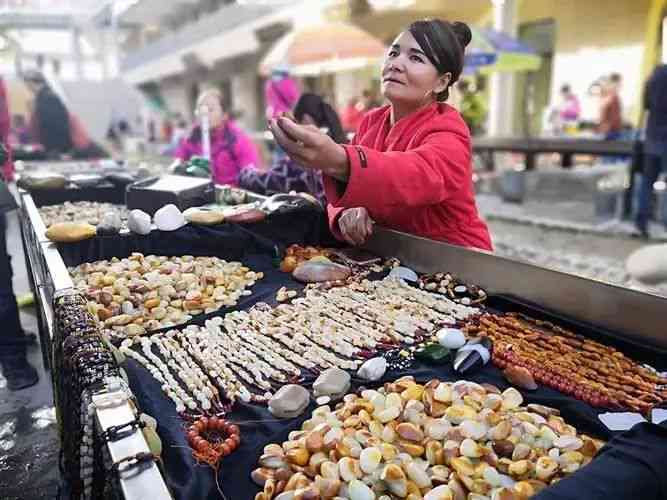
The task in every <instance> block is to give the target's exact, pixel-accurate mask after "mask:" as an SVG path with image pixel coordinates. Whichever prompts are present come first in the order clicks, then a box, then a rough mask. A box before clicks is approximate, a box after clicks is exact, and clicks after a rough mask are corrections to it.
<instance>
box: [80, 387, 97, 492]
mask: <svg viewBox="0 0 667 500" xmlns="http://www.w3.org/2000/svg"><path fill="white" fill-rule="evenodd" d="M94 412H95V405H94V404H93V402H92V400H91V398H90V396H89V394H88V391H84V393H83V394H82V395H81V422H82V424H83V436H82V438H81V444H80V446H79V477H80V478H81V481H83V498H84V499H88V498H92V494H93V470H94V468H93V464H94V451H95V450H94V448H93V445H94V440H93V432H94V430H95V419H94V417H95V413H94Z"/></svg>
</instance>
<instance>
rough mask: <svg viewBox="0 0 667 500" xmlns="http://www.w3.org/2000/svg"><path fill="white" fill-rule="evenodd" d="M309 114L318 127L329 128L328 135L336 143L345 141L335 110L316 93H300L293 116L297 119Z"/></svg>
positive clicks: (299, 119)
mask: <svg viewBox="0 0 667 500" xmlns="http://www.w3.org/2000/svg"><path fill="white" fill-rule="evenodd" d="M305 114H308V115H310V116H311V117H312V118H313V120H315V123H316V124H317V126H318V127H326V128H327V129H329V136H330V137H331V138H332V139H333V140H334V141H336V142H337V143H338V144H344V143H346V142H347V137H346V136H345V132H344V131H343V126H342V125H341V123H340V119H339V118H338V114H337V113H336V111H335V110H334V109H333V108H332V107H331V106H330V105H329V104H328V103H326V102H324V99H322V98H321V97H320V96H318V95H317V94H308V93H306V94H301V97H299V101H298V102H297V103H296V106H294V117H295V118H296V119H297V121H301V120H302V119H303V115H305Z"/></svg>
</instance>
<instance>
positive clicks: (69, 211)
mask: <svg viewBox="0 0 667 500" xmlns="http://www.w3.org/2000/svg"><path fill="white" fill-rule="evenodd" d="M109 212H112V213H114V214H117V215H118V217H120V219H121V221H126V220H127V218H128V210H127V208H126V207H124V206H122V205H113V204H111V203H103V202H99V201H75V202H71V201H66V202H64V203H62V204H60V205H47V206H44V207H41V208H39V215H40V216H41V217H42V221H44V225H45V226H46V227H50V226H52V225H53V224H58V223H60V222H80V223H85V224H91V225H93V226H97V225H98V224H100V222H101V221H102V220H103V218H104V216H105V215H106V214H108V213H109Z"/></svg>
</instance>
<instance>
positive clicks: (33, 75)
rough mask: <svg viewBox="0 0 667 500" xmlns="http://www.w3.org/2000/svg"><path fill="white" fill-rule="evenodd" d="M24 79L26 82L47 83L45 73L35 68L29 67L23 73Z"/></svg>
mask: <svg viewBox="0 0 667 500" xmlns="http://www.w3.org/2000/svg"><path fill="white" fill-rule="evenodd" d="M23 80H24V81H26V82H31V83H37V84H39V85H45V84H46V78H44V75H43V74H42V73H41V72H39V71H36V70H34V69H29V70H28V71H26V72H25V73H23Z"/></svg>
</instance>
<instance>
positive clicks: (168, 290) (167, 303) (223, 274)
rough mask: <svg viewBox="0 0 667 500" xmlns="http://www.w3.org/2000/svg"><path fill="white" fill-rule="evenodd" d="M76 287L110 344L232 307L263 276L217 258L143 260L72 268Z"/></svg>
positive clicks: (133, 257)
mask: <svg viewBox="0 0 667 500" xmlns="http://www.w3.org/2000/svg"><path fill="white" fill-rule="evenodd" d="M69 271H70V274H71V276H72V280H73V281H74V285H75V287H76V288H77V289H79V290H80V291H82V292H83V293H84V294H85V296H86V297H87V299H88V301H89V302H88V306H89V309H90V311H91V313H92V314H93V315H95V316H96V317H97V318H98V319H99V320H100V321H101V322H102V323H103V325H104V328H105V330H106V332H107V333H108V334H109V336H110V338H111V339H112V340H120V339H123V338H125V337H133V336H136V335H142V334H144V333H146V332H148V331H152V330H157V329H160V328H167V327H172V326H176V325H179V324H182V323H185V322H187V321H189V320H190V319H192V317H193V316H195V315H198V314H202V313H211V312H214V311H216V310H218V309H220V308H221V307H228V306H233V305H236V303H237V302H238V300H239V299H240V298H241V297H242V296H247V295H250V294H251V291H250V290H249V289H248V288H249V287H251V286H253V285H254V284H255V283H256V282H257V280H260V279H262V278H263V276H264V275H263V273H261V272H260V273H257V272H254V271H252V270H250V269H249V268H248V267H245V266H244V265H243V264H241V263H240V262H227V261H225V260H223V259H220V258H217V257H193V256H191V255H185V256H182V257H165V256H157V255H148V256H144V255H143V254H141V253H133V254H132V255H131V256H130V257H127V258H124V259H118V258H116V257H114V258H112V259H110V260H101V261H97V262H93V263H85V264H81V265H79V266H77V267H74V268H71V269H70V270H69Z"/></svg>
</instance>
